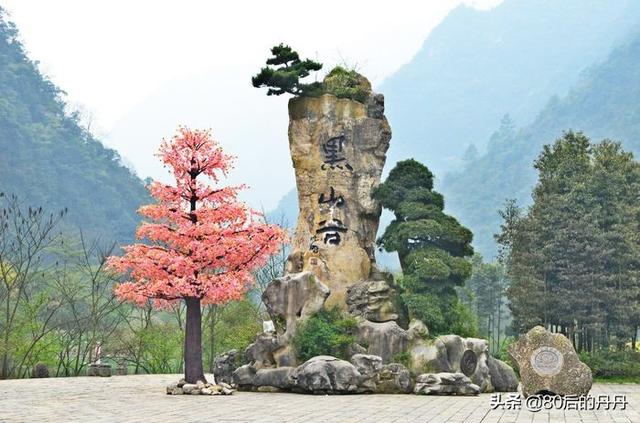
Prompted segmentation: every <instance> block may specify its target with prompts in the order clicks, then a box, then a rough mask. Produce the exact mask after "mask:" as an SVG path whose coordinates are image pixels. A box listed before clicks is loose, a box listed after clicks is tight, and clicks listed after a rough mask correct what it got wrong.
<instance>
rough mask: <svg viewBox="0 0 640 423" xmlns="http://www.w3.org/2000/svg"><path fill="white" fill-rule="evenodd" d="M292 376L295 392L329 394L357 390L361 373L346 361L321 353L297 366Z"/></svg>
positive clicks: (354, 391)
mask: <svg viewBox="0 0 640 423" xmlns="http://www.w3.org/2000/svg"><path fill="white" fill-rule="evenodd" d="M292 378H293V380H294V388H293V389H294V391H296V392H303V393H310V394H328V395H331V394H349V393H356V392H358V391H359V390H360V388H359V386H358V385H359V383H360V381H361V379H362V375H361V374H360V372H358V370H357V369H356V367H355V366H354V365H353V364H351V363H349V362H348V361H344V360H340V359H338V358H335V357H331V356H327V355H321V356H317V357H313V358H311V359H309V360H308V361H306V362H305V363H303V364H301V365H300V366H298V367H297V368H296V369H295V370H294V371H293V373H292Z"/></svg>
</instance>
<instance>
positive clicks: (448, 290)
mask: <svg viewBox="0 0 640 423" xmlns="http://www.w3.org/2000/svg"><path fill="white" fill-rule="evenodd" d="M373 196H374V198H375V199H377V200H378V201H380V203H381V204H382V206H383V207H385V208H387V209H389V210H391V211H392V212H393V213H394V215H395V219H394V220H393V221H392V222H391V223H390V224H389V226H388V227H387V228H386V230H385V232H384V234H383V235H382V237H380V239H379V240H378V244H379V245H380V247H381V248H383V249H384V250H386V251H389V252H397V253H398V257H399V259H400V264H401V266H402V271H403V278H402V283H403V285H404V288H405V289H406V292H405V293H404V295H403V298H404V300H405V302H406V303H407V306H408V308H409V311H410V313H411V314H412V315H413V316H415V317H417V318H420V319H421V320H423V321H424V322H425V323H426V324H427V326H429V329H430V330H431V331H435V332H436V333H443V332H446V331H456V330H457V333H461V332H464V331H465V329H464V328H456V327H455V325H456V324H458V323H461V322H463V320H460V319H458V317H459V316H460V314H461V313H464V312H465V311H464V310H462V307H463V305H462V304H461V303H459V302H458V300H457V293H456V287H460V286H462V285H463V284H464V281H465V280H466V279H467V278H468V277H469V275H470V274H471V264H470V263H469V261H468V260H467V259H466V257H469V256H471V255H473V248H472V247H471V240H472V237H473V235H472V233H471V231H469V230H468V229H467V228H465V227H464V226H462V225H460V223H458V221H457V220H456V219H455V218H453V217H452V216H449V215H447V214H446V213H445V212H444V210H443V209H444V198H443V197H442V195H441V194H440V193H438V192H436V191H434V190H433V174H432V173H431V171H429V169H428V168H427V167H426V166H424V165H422V164H421V163H419V162H417V161H415V160H405V161H401V162H398V164H397V165H396V166H395V167H394V168H393V170H391V172H390V173H389V176H388V178H387V180H386V181H385V182H384V183H383V184H381V185H380V186H379V187H377V188H376V190H375V191H374V194H373Z"/></svg>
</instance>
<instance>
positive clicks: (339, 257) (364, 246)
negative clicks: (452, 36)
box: [286, 77, 391, 309]
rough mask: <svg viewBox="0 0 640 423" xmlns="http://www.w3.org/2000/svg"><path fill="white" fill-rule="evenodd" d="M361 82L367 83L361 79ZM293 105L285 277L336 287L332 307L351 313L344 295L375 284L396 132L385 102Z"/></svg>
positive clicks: (331, 99) (324, 99)
mask: <svg viewBox="0 0 640 423" xmlns="http://www.w3.org/2000/svg"><path fill="white" fill-rule="evenodd" d="M362 79H363V80H366V79H365V78H364V77H362ZM365 95H366V96H368V98H367V99H366V100H365V99H362V100H365V101H363V102H360V101H355V100H351V99H348V98H337V97H336V96H334V95H332V94H324V95H321V96H318V97H294V98H292V99H291V100H289V148H290V152H291V158H292V160H293V167H294V170H295V176H296V186H297V192H298V204H299V208H300V213H299V216H298V221H297V224H296V231H295V236H294V237H293V239H292V243H291V254H290V255H289V258H288V260H287V268H286V271H287V273H298V272H303V271H310V272H312V273H313V274H314V275H315V276H316V277H317V278H318V280H320V281H322V282H323V283H325V284H327V286H328V287H329V289H330V290H331V295H330V296H329V299H328V304H331V305H333V304H337V305H338V306H340V307H341V308H343V309H346V302H345V297H346V290H347V288H348V287H349V286H351V285H353V284H356V283H359V282H361V281H366V280H370V279H369V278H370V275H371V274H372V271H373V268H374V267H375V256H374V251H375V237H376V233H377V230H378V224H379V219H380V212H381V207H380V205H379V204H378V202H377V201H375V200H374V199H373V198H372V196H371V193H372V191H373V189H374V188H375V187H376V186H377V185H379V184H380V177H381V175H382V169H383V167H384V163H385V161H386V152H387V149H388V148H389V140H390V139H391V128H390V127H389V124H388V122H387V120H386V118H385V117H384V97H383V96H382V95H379V94H374V93H369V92H367V93H365Z"/></svg>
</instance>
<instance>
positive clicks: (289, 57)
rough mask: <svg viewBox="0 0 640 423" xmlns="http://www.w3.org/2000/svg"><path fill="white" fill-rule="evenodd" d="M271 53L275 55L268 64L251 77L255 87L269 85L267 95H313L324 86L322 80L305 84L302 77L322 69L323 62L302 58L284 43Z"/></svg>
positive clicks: (275, 47)
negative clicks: (301, 80)
mask: <svg viewBox="0 0 640 423" xmlns="http://www.w3.org/2000/svg"><path fill="white" fill-rule="evenodd" d="M271 54H273V57H271V58H269V59H267V65H268V66H266V67H264V68H262V69H261V70H260V73H258V74H257V75H256V76H254V77H252V78H251V83H252V84H253V86H254V87H256V88H261V87H268V88H269V90H268V91H267V95H281V94H284V93H289V94H293V95H298V96H305V95H313V94H315V93H317V92H318V91H319V90H320V88H321V87H322V84H321V83H320V82H312V83H310V84H303V83H301V82H300V79H302V78H305V77H307V76H309V74H310V73H311V71H318V70H320V69H322V64H320V63H318V62H314V61H313V60H310V59H305V60H300V57H299V56H298V53H297V52H295V51H293V50H292V49H291V47H289V46H287V45H284V44H280V45H277V46H274V47H273V48H272V49H271ZM269 65H272V66H276V67H271V66H269Z"/></svg>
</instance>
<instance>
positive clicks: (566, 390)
mask: <svg viewBox="0 0 640 423" xmlns="http://www.w3.org/2000/svg"><path fill="white" fill-rule="evenodd" d="M509 355H510V356H511V357H512V358H513V359H514V360H515V361H516V362H517V363H518V367H519V369H520V390H521V393H522V395H523V396H525V397H528V396H530V395H536V394H540V393H545V394H550V393H551V394H555V395H587V394H588V393H589V390H590V389H591V385H592V383H593V375H592V373H591V369H589V367H588V366H587V365H586V364H584V363H583V362H581V361H580V359H579V358H578V354H576V351H575V350H574V349H573V345H572V344H571V341H569V339H568V338H567V337H565V336H564V335H562V334H559V333H551V332H549V331H547V330H546V329H545V328H543V327H542V326H536V327H534V328H533V329H531V330H530V331H529V332H527V334H526V335H523V336H521V337H520V339H519V340H518V342H516V343H515V344H514V345H512V346H511V347H510V348H509Z"/></svg>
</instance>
